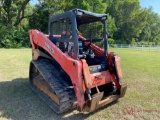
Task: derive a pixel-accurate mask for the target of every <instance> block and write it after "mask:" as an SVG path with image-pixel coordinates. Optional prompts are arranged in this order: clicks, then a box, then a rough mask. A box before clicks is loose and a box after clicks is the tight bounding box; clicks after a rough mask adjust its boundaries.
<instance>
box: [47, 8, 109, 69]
mask: <svg viewBox="0 0 160 120" xmlns="http://www.w3.org/2000/svg"><path fill="white" fill-rule="evenodd" d="M106 20H107V15H106V14H96V13H91V12H88V11H85V10H81V9H73V10H70V11H67V12H65V13H62V14H60V15H57V16H53V17H51V18H50V21H49V31H50V33H49V39H50V40H51V41H52V42H53V43H54V44H56V45H57V46H58V47H59V49H60V50H62V52H64V53H66V54H68V55H69V56H70V57H71V58H73V59H85V60H86V61H87V63H88V65H89V66H93V65H100V64H106V58H107V57H106V56H107V53H108V52H107V51H108V50H107V30H106ZM102 49H103V50H102Z"/></svg>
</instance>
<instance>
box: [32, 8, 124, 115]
mask: <svg viewBox="0 0 160 120" xmlns="http://www.w3.org/2000/svg"><path fill="white" fill-rule="evenodd" d="M106 20H107V15H106V14H96V13H92V12H88V11H85V10H81V9H73V10H69V11H67V12H64V13H61V14H58V15H54V16H52V17H50V19H49V24H48V26H49V34H48V35H45V34H43V33H42V32H40V31H38V30H30V31H29V36H30V42H31V44H32V61H31V62H30V71H29V81H30V84H31V88H32V89H33V90H34V91H35V92H36V93H37V94H38V95H39V96H40V97H41V98H42V99H43V100H44V101H45V103H46V104H48V106H49V107H51V108H52V109H53V110H54V111H55V112H56V113H62V112H65V111H67V110H69V109H73V108H77V110H78V111H80V112H92V111H94V110H96V109H98V108H100V107H102V106H105V105H106V104H108V103H111V102H113V101H115V100H118V99H119V98H121V97H123V96H124V95H125V92H126V89H127V84H126V83H123V82H122V73H121V68H120V57H119V56H118V55H117V54H116V53H114V52H110V53H109V52H108V38H107V36H108V34H107V29H106Z"/></svg>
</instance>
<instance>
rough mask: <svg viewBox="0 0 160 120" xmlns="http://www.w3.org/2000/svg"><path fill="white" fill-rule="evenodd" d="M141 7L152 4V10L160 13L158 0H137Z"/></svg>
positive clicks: (159, 0)
mask: <svg viewBox="0 0 160 120" xmlns="http://www.w3.org/2000/svg"><path fill="white" fill-rule="evenodd" d="M139 2H140V5H141V7H142V8H145V7H147V8H148V7H149V6H152V7H153V11H154V12H155V13H158V14H159V15H160V0H139Z"/></svg>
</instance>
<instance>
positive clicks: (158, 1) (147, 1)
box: [30, 0, 160, 15]
mask: <svg viewBox="0 0 160 120" xmlns="http://www.w3.org/2000/svg"><path fill="white" fill-rule="evenodd" d="M139 2H140V5H141V7H142V8H145V7H146V8H148V7H149V6H152V7H153V11H154V12H155V13H158V14H159V15H160V0H139ZM30 3H31V4H32V5H35V4H36V3H37V0H31V1H30Z"/></svg>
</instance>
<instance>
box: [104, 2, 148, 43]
mask: <svg viewBox="0 0 160 120" xmlns="http://www.w3.org/2000/svg"><path fill="white" fill-rule="evenodd" d="M106 12H107V13H109V14H110V15H111V16H112V17H113V18H114V19H115V24H116V27H117V30H116V31H115V32H114V39H116V40H120V41H121V42H124V43H130V42H131V40H132V38H137V37H138V36H139V34H140V33H141V31H142V29H143V27H144V25H145V21H146V11H145V10H141V9H140V5H139V1H138V0H134V1H132V0H122V1H119V0H109V1H107V9H106Z"/></svg>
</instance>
